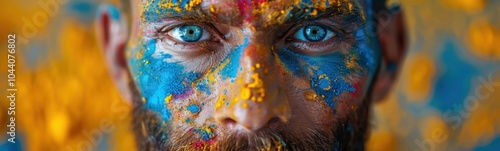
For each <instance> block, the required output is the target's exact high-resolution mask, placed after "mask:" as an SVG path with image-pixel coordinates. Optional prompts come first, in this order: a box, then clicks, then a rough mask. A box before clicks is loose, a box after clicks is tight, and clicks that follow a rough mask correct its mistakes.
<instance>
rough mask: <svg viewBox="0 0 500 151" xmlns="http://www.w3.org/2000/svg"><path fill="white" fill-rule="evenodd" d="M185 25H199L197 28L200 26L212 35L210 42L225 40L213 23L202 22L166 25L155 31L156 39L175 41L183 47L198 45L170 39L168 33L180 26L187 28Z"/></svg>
mask: <svg viewBox="0 0 500 151" xmlns="http://www.w3.org/2000/svg"><path fill="white" fill-rule="evenodd" d="M185 25H197V26H200V27H201V28H203V29H204V30H207V32H209V33H210V34H211V36H212V37H211V39H210V40H209V41H213V40H224V39H223V38H222V37H223V36H222V34H221V33H220V32H219V31H218V30H217V28H216V27H215V26H214V25H213V24H211V23H204V22H203V23H200V22H182V23H177V24H169V25H165V26H162V27H160V28H158V29H157V30H156V31H155V37H154V38H157V39H159V40H164V39H165V38H168V39H169V40H171V41H174V42H175V43H179V44H183V45H197V43H196V42H182V41H177V40H175V39H174V38H172V37H170V36H169V35H168V32H169V31H171V30H173V29H175V28H177V27H180V26H185Z"/></svg>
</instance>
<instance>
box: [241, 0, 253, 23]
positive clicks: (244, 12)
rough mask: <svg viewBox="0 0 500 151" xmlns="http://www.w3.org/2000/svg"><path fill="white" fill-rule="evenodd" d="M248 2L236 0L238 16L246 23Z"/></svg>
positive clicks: (248, 11)
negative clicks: (238, 10)
mask: <svg viewBox="0 0 500 151" xmlns="http://www.w3.org/2000/svg"><path fill="white" fill-rule="evenodd" d="M250 7H251V6H250V2H249V0H238V8H239V9H240V15H241V16H243V17H244V18H245V20H247V21H251V20H249V18H250V15H251V14H250Z"/></svg>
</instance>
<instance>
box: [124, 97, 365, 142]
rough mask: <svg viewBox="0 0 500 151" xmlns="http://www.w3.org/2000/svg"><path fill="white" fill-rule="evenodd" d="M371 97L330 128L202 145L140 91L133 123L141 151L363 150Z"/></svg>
mask: <svg viewBox="0 0 500 151" xmlns="http://www.w3.org/2000/svg"><path fill="white" fill-rule="evenodd" d="M368 98H370V97H365V98H364V99H363V101H362V103H361V104H360V105H359V107H358V108H356V109H355V110H349V111H350V113H349V114H347V116H346V117H337V118H338V119H337V120H335V122H334V123H333V125H334V126H332V127H331V128H328V129H320V128H299V129H300V132H292V131H290V130H289V125H286V124H285V125H284V126H282V127H279V128H276V129H273V130H269V129H265V130H261V131H257V132H254V133H241V132H239V133H238V132H233V133H227V134H225V135H218V134H217V136H216V137H218V138H216V139H213V140H212V141H213V142H209V143H206V142H204V143H198V144H197V143H196V142H200V140H201V138H200V137H199V136H197V135H194V134H195V133H188V132H187V130H186V129H181V128H172V127H171V126H169V124H168V123H167V124H165V123H164V122H163V120H162V119H161V117H159V116H158V115H157V114H156V113H154V112H153V111H150V110H148V109H146V108H145V107H144V104H143V103H142V101H141V96H140V95H139V93H138V91H134V92H133V100H134V101H133V118H132V124H133V128H134V132H135V136H136V142H137V145H138V147H139V150H148V151H150V150H153V151H157V150H160V151H167V150H170V151H178V150H180V151H184V150H224V151H226V150H228V151H232V150H235V151H236V150H237V151H240V150H244V151H246V150H248V151H254V150H255V151H258V150H290V151H295V150H300V151H302V150H314V151H321V150H325V151H326V150H335V151H337V150H364V149H365V147H364V144H365V141H366V138H367V136H368V134H367V129H368V127H369V123H368V118H369V112H370V104H371V103H370V102H371V101H370V100H368Z"/></svg>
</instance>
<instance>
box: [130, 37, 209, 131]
mask: <svg viewBox="0 0 500 151" xmlns="http://www.w3.org/2000/svg"><path fill="white" fill-rule="evenodd" d="M142 47H143V48H145V51H144V54H143V58H138V59H137V58H134V57H132V58H131V59H130V64H131V68H132V73H133V75H135V76H134V80H135V81H136V83H137V85H138V86H139V88H140V90H141V93H142V96H143V97H144V98H145V99H146V103H145V107H146V108H148V109H150V110H152V111H154V112H156V113H158V114H159V115H160V116H161V117H163V120H164V121H168V120H169V118H170V117H171V113H170V111H169V110H168V108H167V107H166V104H165V101H164V99H165V98H166V97H167V96H170V95H175V94H183V93H185V92H186V91H187V90H188V89H189V88H190V87H191V83H192V82H193V81H195V80H196V79H198V78H199V77H200V74H199V73H195V72H189V71H185V70H184V67H183V66H182V65H180V64H178V63H172V62H166V61H165V59H168V58H170V57H171V56H170V55H169V54H162V55H161V56H160V57H153V53H154V52H155V50H156V40H155V39H152V40H149V41H147V42H146V43H145V44H144V45H142ZM136 51H140V50H136ZM139 53H140V52H139Z"/></svg>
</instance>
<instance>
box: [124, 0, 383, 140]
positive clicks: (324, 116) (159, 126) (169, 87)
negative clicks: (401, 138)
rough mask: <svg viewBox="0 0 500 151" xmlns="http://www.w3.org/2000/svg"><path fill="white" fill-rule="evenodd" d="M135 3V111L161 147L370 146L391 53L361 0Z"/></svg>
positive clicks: (132, 44) (132, 52) (131, 60)
mask: <svg viewBox="0 0 500 151" xmlns="http://www.w3.org/2000/svg"><path fill="white" fill-rule="evenodd" d="M132 6H133V7H132V16H133V17H132V34H131V37H130V40H129V45H128V50H127V59H128V62H129V66H130V69H131V75H132V77H133V80H134V82H135V84H136V86H137V88H138V90H139V91H140V95H141V97H138V98H140V100H139V99H138V100H136V101H137V102H138V103H139V104H141V105H140V107H139V109H137V110H138V111H137V114H139V115H138V116H136V119H134V120H135V121H136V123H140V127H142V129H141V130H139V131H142V132H138V133H141V134H142V135H146V136H145V138H147V139H149V141H150V142H153V143H152V144H153V145H150V146H149V147H158V148H171V149H173V150H177V149H193V148H197V149H218V150H227V149H238V148H240V149H242V148H243V149H248V148H253V149H270V150H275V149H277V148H282V149H283V148H284V149H345V147H348V146H349V147H354V148H355V147H356V146H358V147H361V148H362V146H363V143H364V137H363V136H364V134H365V128H366V126H367V125H366V120H367V115H368V114H367V112H368V105H369V98H367V96H368V94H369V93H368V92H367V90H368V89H369V87H370V82H371V81H372V77H373V76H374V75H375V71H376V67H377V66H378V64H377V63H378V58H379V52H378V50H377V49H375V45H374V44H375V43H376V41H374V40H373V39H372V38H371V37H369V36H367V35H366V34H365V32H366V30H369V29H368V28H367V22H368V21H367V18H369V17H367V16H366V14H365V11H364V9H363V6H362V4H361V3H360V2H358V1H356V0H329V1H309V0H303V1H300V0H278V1H265V0H257V1H241V0H239V1H236V0H222V1H214V0H209V1H201V0H192V1H189V0H184V1H176V0H172V1H169V0H155V1H152V0H144V1H140V0H137V1H135V2H132ZM141 102H142V103H141ZM146 117H149V118H146ZM139 141H140V140H139ZM358 149H359V148H358Z"/></svg>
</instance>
